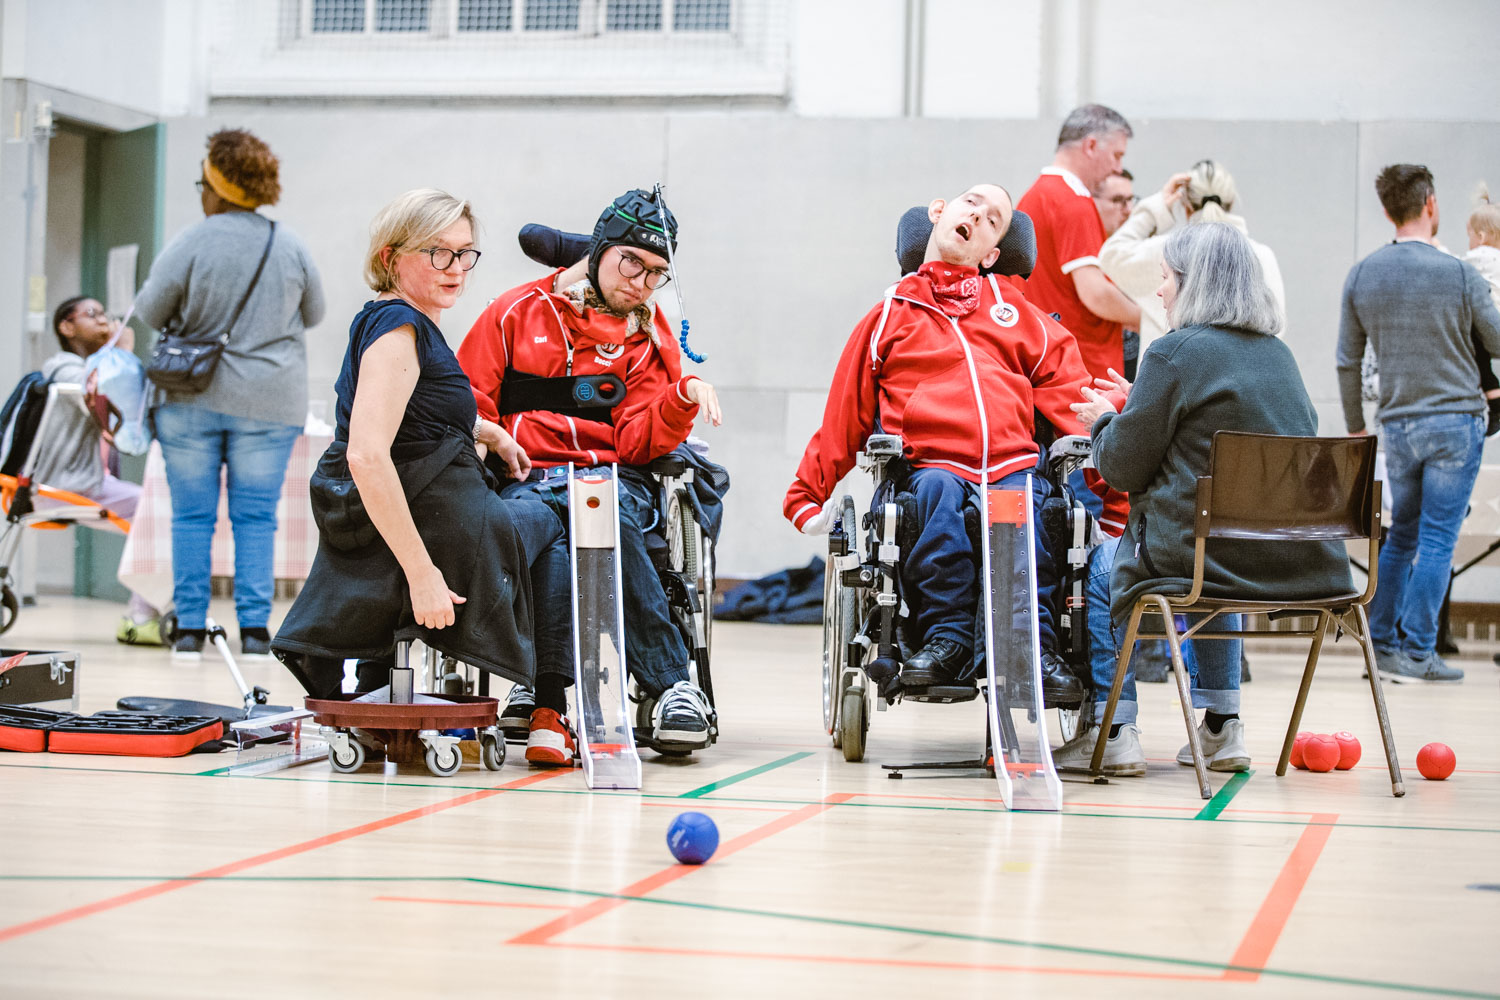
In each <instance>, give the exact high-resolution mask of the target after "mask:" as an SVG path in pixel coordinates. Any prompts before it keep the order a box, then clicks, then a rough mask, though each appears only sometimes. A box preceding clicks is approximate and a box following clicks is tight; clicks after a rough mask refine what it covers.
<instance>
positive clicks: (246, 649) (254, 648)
mask: <svg viewBox="0 0 1500 1000" xmlns="http://www.w3.org/2000/svg"><path fill="white" fill-rule="evenodd" d="M240 655H241V656H270V655H271V633H270V632H268V631H266V630H265V629H263V628H242V629H240Z"/></svg>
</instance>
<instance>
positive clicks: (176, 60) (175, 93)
mask: <svg viewBox="0 0 1500 1000" xmlns="http://www.w3.org/2000/svg"><path fill="white" fill-rule="evenodd" d="M3 2H4V4H5V17H4V21H3V24H4V38H3V44H0V76H5V77H10V78H15V79H26V80H29V81H31V82H33V83H40V84H45V85H47V86H50V87H56V88H58V89H59V90H65V91H68V92H70V93H72V94H76V95H79V96H81V97H86V98H91V99H93V100H97V101H104V102H108V103H110V104H113V105H116V106H119V107H122V108H129V109H131V110H135V111H144V112H146V113H148V114H152V115H157V116H163V117H165V116H171V115H183V114H190V113H199V114H201V113H202V111H203V108H204V107H205V106H206V90H205V87H204V79H203V75H202V65H203V58H204V56H205V55H206V51H207V48H206V39H205V37H204V36H203V31H202V29H203V23H204V22H203V16H202V15H203V12H204V10H205V5H204V3H203V2H202V0H3Z"/></svg>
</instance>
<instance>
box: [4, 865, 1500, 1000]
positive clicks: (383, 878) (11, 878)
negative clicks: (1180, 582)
mask: <svg viewBox="0 0 1500 1000" xmlns="http://www.w3.org/2000/svg"><path fill="white" fill-rule="evenodd" d="M0 881H6V882H22V881H37V882H40V881H47V882H101V881H117V882H271V883H275V882H287V883H299V882H302V883H313V882H319V883H327V882H391V883H411V882H467V883H470V884H475V885H488V886H499V887H502V888H507V889H526V890H530V891H533V892H546V893H557V894H563V895H569V896H584V897H587V898H589V899H618V900H622V901H624V902H630V903H645V904H648V905H652V906H669V907H675V908H679V909H688V910H701V911H709V912H713V913H732V914H735V915H738V916H748V917H766V918H770V919H775V920H790V921H793V922H797V923H806V924H817V925H820V926H826V927H848V928H853V929H857V930H870V931H885V932H888V933H892V934H907V935H912V936H915V937H923V938H934V939H939V940H948V941H966V942H971V943H976V944H993V945H1001V946H1005V947H1013V948H1033V949H1036V950H1038V951H1044V952H1058V953H1062V954H1068V955H1081V956H1088V957H1091V958H1113V959H1120V960H1124V961H1130V962H1149V963H1155V964H1157V965H1168V966H1175V967H1178V968H1186V969H1196V970H1199V971H1203V972H1209V973H1225V972H1248V973H1253V974H1257V975H1262V976H1272V977H1276V978H1279V979H1291V980H1298V981H1302V982H1318V983H1330V984H1334V985H1339V986H1360V987H1365V988H1369V989H1379V990H1390V991H1393V992H1401V993H1427V994H1435V995H1438V996H1450V997H1477V998H1481V1000H1500V993H1482V992H1479V991H1477V990H1461V989H1454V988H1445V987H1438V986H1419V985H1416V984H1409V983H1396V982H1388V981H1382V980H1376V979H1356V978H1353V977H1349V976H1336V975H1331V974H1325V973H1318V972H1299V971H1296V970H1293V969H1273V968H1257V967H1255V966H1249V965H1230V964H1226V963H1223V962H1209V961H1205V960H1203V959H1195V958H1178V957H1176V956H1172V955H1152V954H1147V953H1145V952H1131V951H1120V950H1117V949H1112V948H1090V947H1086V946H1083V945H1070V944H1054V943H1052V942H1048V941H1028V940H1025V939H1023V938H1008V937H997V936H994V935H989V934H974V933H969V932H966V931H945V930H937V929H934V928H930V927H907V926H903V925H900V924H885V923H878V922H876V921H871V920H850V919H846V918H842V917H823V916H814V915H810V914H804V913H786V912H782V911H779V910H762V909H756V908H753V907H747V906H725V905H723V904H720V903H698V902H692V901H689V900H681V899H663V898H660V897H656V896H636V895H629V894H626V893H619V892H598V891H595V890H592V889H573V888H569V887H567V886H557V885H543V884H539V883H534V882H512V881H509V880H505V879H492V878H481V877H478V876H464V875H437V876H420V875H368V876H366V875H224V876H187V877H183V876H171V875H167V876H161V875H77V876H74V875H0Z"/></svg>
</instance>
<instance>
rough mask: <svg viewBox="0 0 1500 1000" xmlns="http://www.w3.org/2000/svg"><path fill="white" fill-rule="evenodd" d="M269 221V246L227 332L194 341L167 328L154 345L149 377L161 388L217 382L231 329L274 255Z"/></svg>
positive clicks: (194, 388)
mask: <svg viewBox="0 0 1500 1000" xmlns="http://www.w3.org/2000/svg"><path fill="white" fill-rule="evenodd" d="M266 221H268V222H270V223H271V232H270V234H269V235H267V236H266V248H265V250H263V251H261V255H260V263H259V264H257V265H256V267H255V276H254V277H253V278H251V279H250V287H249V288H247V289H245V294H244V295H242V296H241V297H240V304H239V305H237V306H235V307H234V315H233V316H231V317H229V325H228V326H226V327H225V328H224V332H223V333H221V334H220V335H219V336H217V337H215V338H213V339H212V340H194V339H192V338H190V337H183V336H179V335H178V334H175V333H168V332H166V331H163V332H162V335H161V337H160V339H158V340H157V342H156V346H155V347H153V348H151V360H150V361H149V362H147V364H146V377H147V378H149V379H150V380H151V381H152V382H154V383H155V384H156V385H157V386H158V387H159V388H162V389H166V390H167V391H169V392H177V393H192V392H202V391H203V390H204V389H207V388H208V385H209V383H210V382H212V381H213V379H214V371H215V370H216V369H217V368H218V367H219V358H220V357H222V356H223V354H224V346H225V345H226V344H228V343H229V332H230V331H231V330H233V329H234V324H235V323H237V322H239V318H240V313H242V312H244V311H245V303H246V302H249V301H250V294H251V293H252V292H254V291H255V286H256V285H257V284H259V283H260V273H261V271H263V270H265V267H266V258H267V257H269V256H271V243H272V242H273V241H274V240H275V239H276V222H275V220H271V219H268V220H266Z"/></svg>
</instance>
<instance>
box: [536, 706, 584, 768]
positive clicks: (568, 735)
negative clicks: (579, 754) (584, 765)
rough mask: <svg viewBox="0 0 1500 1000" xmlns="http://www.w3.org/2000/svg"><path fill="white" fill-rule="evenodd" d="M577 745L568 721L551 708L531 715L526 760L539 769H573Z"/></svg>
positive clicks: (540, 709) (539, 710) (538, 710)
mask: <svg viewBox="0 0 1500 1000" xmlns="http://www.w3.org/2000/svg"><path fill="white" fill-rule="evenodd" d="M576 751H577V745H576V744H575V743H574V742H573V734H572V732H571V731H569V729H568V720H567V719H565V718H563V717H562V716H560V715H558V714H557V713H556V712H554V711H553V710H552V709H550V708H539V709H537V710H536V711H534V712H532V713H531V732H530V734H529V735H528V736H527V737H526V760H527V762H528V763H531V764H536V765H537V766H538V767H572V766H573V757H574V755H575V753H576Z"/></svg>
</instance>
